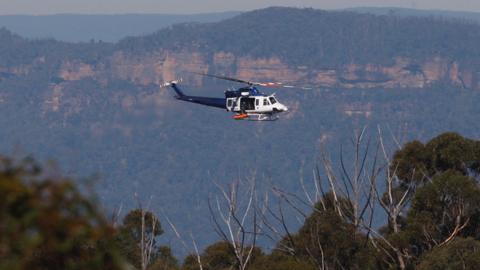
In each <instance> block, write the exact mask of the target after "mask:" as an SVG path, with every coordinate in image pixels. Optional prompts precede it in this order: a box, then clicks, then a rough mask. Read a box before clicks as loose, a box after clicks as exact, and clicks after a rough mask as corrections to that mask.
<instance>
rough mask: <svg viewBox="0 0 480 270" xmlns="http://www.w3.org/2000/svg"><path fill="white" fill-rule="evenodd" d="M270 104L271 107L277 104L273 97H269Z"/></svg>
mask: <svg viewBox="0 0 480 270" xmlns="http://www.w3.org/2000/svg"><path fill="white" fill-rule="evenodd" d="M270 102H271V103H272V105H273V104H275V103H277V101H276V100H275V98H274V97H270Z"/></svg>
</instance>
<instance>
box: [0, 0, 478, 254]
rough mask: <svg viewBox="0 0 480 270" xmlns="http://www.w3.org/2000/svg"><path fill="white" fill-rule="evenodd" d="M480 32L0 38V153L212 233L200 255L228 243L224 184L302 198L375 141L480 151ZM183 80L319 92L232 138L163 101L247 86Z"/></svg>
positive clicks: (211, 29)
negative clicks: (51, 164)
mask: <svg viewBox="0 0 480 270" xmlns="http://www.w3.org/2000/svg"><path fill="white" fill-rule="evenodd" d="M287 22H288V23H287ZM479 30H480V26H478V25H476V24H474V23H470V22H463V21H458V20H455V21H450V20H446V19H442V20H439V19H433V18H415V17H397V16H395V15H382V16H375V15H367V14H356V13H351V12H326V11H319V10H312V9H287V8H269V9H265V10H259V11H254V12H250V13H245V14H242V15H239V16H237V17H235V18H232V19H228V20H225V21H222V22H218V23H207V24H197V23H195V24H180V25H176V26H172V27H169V28H166V29H162V30H159V31H158V32H157V33H155V34H153V35H146V36H142V37H133V38H127V39H124V40H122V41H120V42H118V43H105V42H97V41H92V42H87V43H79V44H72V43H66V42H60V41H56V40H52V39H46V40H43V39H40V40H30V39H26V38H23V37H21V36H18V35H16V34H14V33H12V32H10V31H9V30H7V29H2V30H0V114H1V115H2V116H3V117H1V118H0V124H1V125H2V127H4V128H2V129H0V150H1V151H2V152H7V153H12V154H14V155H29V154H32V155H34V156H35V157H37V158H39V159H41V160H46V159H50V158H51V159H55V160H57V162H58V163H60V165H62V166H61V167H63V168H65V171H66V173H67V174H69V175H74V176H77V177H78V178H80V179H82V178H83V177H87V176H92V175H98V177H95V178H96V179H98V181H97V184H96V190H97V191H98V193H99V195H100V200H101V202H102V205H103V206H105V208H106V209H108V211H110V210H111V209H113V208H120V207H121V206H123V207H127V206H133V205H136V204H137V203H138V200H141V201H142V202H143V203H147V202H150V205H151V208H152V209H151V210H152V211H154V212H155V213H157V214H159V213H161V212H162V211H164V213H165V214H166V215H168V216H169V217H170V218H171V219H172V220H173V221H174V222H175V223H177V224H179V225H178V226H179V227H180V228H179V229H180V230H183V231H189V230H193V231H201V232H202V233H201V234H200V235H198V239H197V240H198V243H199V245H200V246H202V247H204V246H206V245H207V244H210V243H212V242H213V240H214V239H217V238H216V237H217V236H216V234H215V233H214V231H213V230H212V227H211V224H210V221H211V220H210V218H209V216H208V205H207V200H208V197H209V194H211V193H212V190H214V189H215V187H216V185H215V183H220V184H228V183H231V182H232V180H235V179H237V180H238V179H245V178H247V177H251V176H252V175H255V177H256V179H257V180H258V183H259V189H260V190H262V191H264V190H267V189H269V188H271V187H272V186H278V187H281V188H282V189H284V190H288V191H290V192H299V191H300V192H301V187H300V186H299V184H298V178H299V177H300V175H301V174H302V172H304V173H305V176H307V175H310V174H311V173H310V172H311V171H312V170H313V168H315V164H316V163H318V162H319V159H321V156H322V155H321V153H322V152H321V150H328V152H329V153H330V154H331V159H332V162H333V164H335V166H334V167H336V168H338V167H339V166H338V164H339V161H340V159H339V156H340V154H339V153H340V149H347V147H348V146H350V142H351V138H352V136H354V133H355V132H357V133H358V132H360V131H361V130H362V129H363V128H364V127H365V126H367V133H366V134H369V136H371V137H374V136H375V135H376V134H377V133H378V127H380V129H381V130H383V131H384V132H385V133H386V134H388V136H389V138H391V137H392V136H394V137H395V138H396V140H397V141H398V143H399V144H400V145H401V144H402V143H404V142H407V141H409V140H412V139H419V140H421V141H426V140H428V139H430V138H432V137H434V136H436V135H438V134H440V133H442V132H446V131H456V132H459V133H461V134H462V135H464V136H467V137H470V138H473V139H478V138H479V137H480V126H479V122H478V115H479V114H480V107H479V106H478V104H479V101H480V91H479V89H480V87H479V79H478V78H479V77H478V76H479V69H478V63H480V62H479V61H478V60H479V57H480V56H479V52H480V49H478V46H477V45H478V44H479V41H480V36H479V33H480V31H479ZM185 71H199V72H202V71H204V72H211V73H219V74H225V75H231V76H237V77H240V78H243V79H248V80H258V81H261V80H275V81H285V82H292V83H294V82H296V83H299V84H309V85H313V86H315V89H314V90H309V91H303V90H295V89H294V90H288V91H287V90H285V91H283V90H282V91H280V90H277V97H278V99H279V100H280V101H282V102H284V103H285V104H286V105H287V106H288V107H289V108H290V111H289V113H288V114H286V115H284V117H282V118H281V119H280V120H279V121H276V122H272V123H256V122H235V121H233V120H232V119H231V118H230V115H229V114H227V113H226V112H225V111H222V110H215V109H211V108H205V107H200V106H195V105H194V104H185V103H179V102H177V101H176V100H175V99H174V98H173V93H172V92H171V90H170V89H165V88H162V89H160V88H159V84H160V83H163V82H164V80H170V79H174V78H178V77H183V78H184V79H185V80H184V82H183V83H182V85H181V87H183V88H184V90H185V92H187V93H194V94H197V95H207V96H222V94H223V91H224V90H225V89H227V88H228V87H237V86H238V85H232V84H226V83H222V82H218V81H214V80H210V79H204V78H201V77H198V76H194V75H192V74H189V73H186V72H185ZM265 91H266V92H270V90H269V89H266V90H265ZM273 91H274V90H272V92H273ZM391 135H392V136H391ZM395 145H396V144H395V143H394V140H390V144H389V146H390V147H394V146H395ZM341 147H344V148H341ZM346 155H347V154H346ZM347 156H348V155H347ZM347 156H346V158H347ZM351 156H352V155H351V152H350V157H351ZM135 194H136V196H137V197H135ZM138 198H140V199H138ZM130 208H132V207H130ZM292 220H294V219H293V218H292ZM299 226H300V225H299V224H297V227H299ZM169 233H170V234H168V233H166V235H169V236H170V237H172V234H171V232H169ZM170 239H171V238H170ZM166 241H168V240H166ZM176 250H177V251H178V250H180V248H178V247H177V249H176Z"/></svg>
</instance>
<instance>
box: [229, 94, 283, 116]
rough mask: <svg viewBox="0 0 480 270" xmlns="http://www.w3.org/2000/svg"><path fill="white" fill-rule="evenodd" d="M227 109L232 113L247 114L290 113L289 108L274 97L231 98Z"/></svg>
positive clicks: (249, 96)
mask: <svg viewBox="0 0 480 270" xmlns="http://www.w3.org/2000/svg"><path fill="white" fill-rule="evenodd" d="M226 103H227V104H226V108H227V111H230V112H238V113H241V112H244V113H247V114H275V113H280V112H286V111H288V108H287V106H285V105H283V104H282V103H280V102H278V101H277V99H276V98H275V96H274V95H270V96H264V95H259V96H251V95H245V96H241V97H231V98H227V99H226Z"/></svg>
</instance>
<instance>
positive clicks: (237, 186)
mask: <svg viewBox="0 0 480 270" xmlns="http://www.w3.org/2000/svg"><path fill="white" fill-rule="evenodd" d="M215 184H216V186H217V188H218V191H219V193H220V194H219V195H218V194H217V195H215V196H213V197H211V198H209V200H208V207H209V210H210V215H211V219H212V222H213V225H214V228H215V231H216V232H217V234H218V235H219V236H220V237H221V238H222V240H223V241H225V242H227V243H229V244H230V245H231V246H232V248H233V251H234V253H235V259H236V263H237V265H236V267H237V268H238V269H239V270H245V269H246V268H247V265H248V263H249V262H250V261H251V259H252V256H253V252H254V249H255V245H256V243H257V239H258V236H259V235H260V233H261V229H262V226H261V223H260V220H259V215H261V214H260V212H261V211H262V210H261V209H259V208H258V207H257V206H258V197H257V191H256V183H255V176H253V177H251V178H249V179H246V180H240V179H239V180H236V181H234V182H233V183H231V184H230V185H229V187H228V188H224V187H222V186H221V185H220V184H218V183H215Z"/></svg>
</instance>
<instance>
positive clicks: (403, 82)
mask: <svg viewBox="0 0 480 270" xmlns="http://www.w3.org/2000/svg"><path fill="white" fill-rule="evenodd" d="M393 62H394V63H393V64H392V65H387V66H386V65H379V64H375V63H370V64H366V65H359V64H355V63H352V64H349V65H346V66H343V67H341V68H336V69H333V68H332V69H311V68H307V67H292V66H289V65H288V64H287V63H286V62H284V61H282V60H281V59H280V58H277V57H272V58H253V57H249V56H236V55H233V54H232V53H228V52H217V53H214V54H212V55H207V54H202V53H199V52H170V51H164V50H159V51H157V52H155V53H151V54H148V55H146V56H142V57H139V56H136V55H128V54H127V53H125V52H122V51H117V52H115V53H114V54H113V56H112V57H111V58H110V59H109V60H108V62H107V63H103V64H102V65H96V66H95V67H93V66H91V65H88V64H86V63H81V62H65V63H64V65H63V66H62V68H61V69H60V71H59V74H58V75H59V77H60V78H62V79H63V80H66V81H70V80H79V79H82V78H86V77H92V78H96V79H98V80H101V79H102V78H103V79H104V80H105V79H106V78H109V79H122V80H129V81H132V82H135V83H138V84H142V85H147V84H160V83H162V82H164V81H168V80H173V79H178V78H180V77H183V78H184V79H185V80H186V81H187V83H189V84H193V85H202V84H203V78H202V77H200V76H196V75H193V74H191V73H188V71H195V72H209V73H216V74H225V75H230V76H235V77H238V78H243V79H247V80H250V81H264V80H272V81H280V82H286V83H297V84H307V85H313V86H318V87H329V88H346V89H353V88H357V89H374V88H387V89H388V88H425V87H428V86H430V85H432V84H435V83H437V82H440V81H442V82H448V83H450V84H452V85H456V86H459V87H463V88H472V89H479V82H478V79H479V77H478V76H479V74H478V72H477V71H475V70H472V69H469V68H466V67H463V66H462V65H461V64H460V63H458V62H456V61H450V60H447V59H444V58H440V57H435V58H432V59H429V60H427V61H423V62H418V61H416V60H415V59H408V58H402V57H398V58H396V59H394V61H393Z"/></svg>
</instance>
